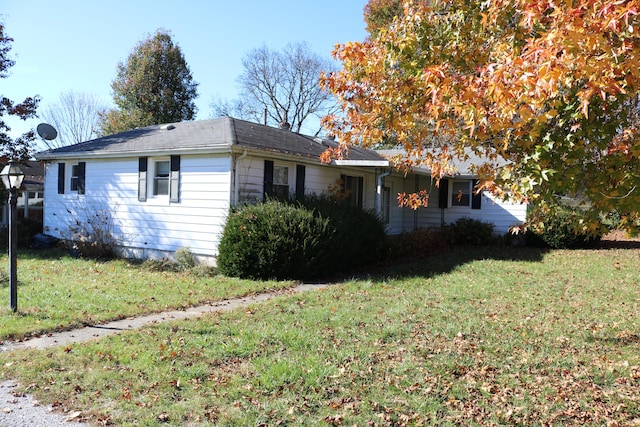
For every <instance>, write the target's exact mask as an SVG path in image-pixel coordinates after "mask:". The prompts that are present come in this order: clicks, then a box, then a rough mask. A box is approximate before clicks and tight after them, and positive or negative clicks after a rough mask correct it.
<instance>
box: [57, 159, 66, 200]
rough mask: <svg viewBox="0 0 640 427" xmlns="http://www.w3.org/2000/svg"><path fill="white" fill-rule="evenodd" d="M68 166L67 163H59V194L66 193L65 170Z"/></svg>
mask: <svg viewBox="0 0 640 427" xmlns="http://www.w3.org/2000/svg"><path fill="white" fill-rule="evenodd" d="M66 167H67V165H66V164H64V163H58V194H64V178H65V173H64V172H65V168H66Z"/></svg>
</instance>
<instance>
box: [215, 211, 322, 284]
mask: <svg viewBox="0 0 640 427" xmlns="http://www.w3.org/2000/svg"><path fill="white" fill-rule="evenodd" d="M331 233H332V230H331V229H330V227H329V221H328V220H327V219H326V218H323V217H321V216H318V215H314V213H313V212H312V211H310V210H308V209H301V208H299V207H296V206H293V205H291V204H287V203H283V202H277V201H270V202H267V203H262V204H258V205H250V206H243V207H240V208H238V209H234V210H232V211H231V213H230V215H229V218H228V219H227V224H226V225H225V229H224V232H223V235H222V239H221V240H220V245H219V246H218V250H219V255H218V269H219V271H220V272H221V273H222V274H224V275H227V276H235V277H243V278H250V279H291V278H295V279H302V278H309V277H314V276H316V275H318V274H319V273H320V271H321V268H322V267H321V266H322V265H324V264H325V263H326V261H325V260H326V259H327V258H328V257H329V254H328V252H329V248H328V247H327V244H326V241H327V240H328V239H330V237H331Z"/></svg>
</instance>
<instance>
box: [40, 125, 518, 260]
mask: <svg viewBox="0 0 640 427" xmlns="http://www.w3.org/2000/svg"><path fill="white" fill-rule="evenodd" d="M332 145H335V142H333V141H330V140H324V139H320V138H313V137H309V136H305V135H301V134H297V133H294V132H291V131H289V130H288V129H282V128H273V127H268V126H263V125H260V124H256V123H250V122H246V121H243V120H238V119H233V118H229V117H224V118H219V119H212V120H203V121H194V122H181V123H173V124H166V125H156V126H148V127H145V128H140V129H135V130H131V131H127V132H124V133H120V134H116V135H110V136H106V137H103V138H98V139H94V140H91V141H87V142H83V143H80V144H76V145H72V146H68V147H62V148H57V149H53V150H48V151H43V152H40V153H38V155H37V156H36V157H37V159H38V160H42V161H43V162H44V163H45V187H44V193H45V197H44V232H45V233H46V234H49V235H52V236H54V237H57V238H61V239H68V238H71V237H72V235H73V234H74V232H77V231H78V230H79V229H80V228H82V227H84V228H85V230H87V231H84V233H88V234H91V233H92V232H94V231H95V230H96V229H100V230H102V231H108V232H109V233H110V234H111V235H112V236H113V237H114V240H115V242H116V243H117V249H119V251H120V252H121V254H122V255H123V256H128V257H134V258H148V257H154V258H158V257H171V256H172V255H173V254H174V253H175V251H176V250H178V249H180V248H188V249H189V250H190V251H191V252H192V253H193V254H194V255H196V256H197V257H198V258H199V259H201V260H206V261H212V260H214V259H215V256H216V255H217V247H218V243H219V240H220V238H221V235H222V232H223V228H224V224H225V221H226V218H227V215H228V212H229V209H230V207H232V206H236V205H241V204H247V203H258V202H261V201H264V200H266V199H267V198H269V197H271V196H285V195H288V196H290V197H301V196H303V195H310V194H328V193H331V192H335V191H336V189H337V190H338V191H340V192H342V193H343V194H345V195H346V196H347V200H346V201H345V202H346V203H353V204H357V205H360V206H362V207H363V208H365V209H370V210H373V209H376V210H377V212H378V213H379V214H380V216H381V217H382V218H383V220H384V221H385V223H386V224H387V230H388V232H389V233H390V234H399V233H401V232H405V231H410V230H412V229H414V228H417V227H426V226H431V225H440V224H442V223H443V221H444V220H450V219H454V218H455V217H456V216H471V217H475V218H478V219H482V220H485V221H491V222H494V223H495V224H496V230H497V231H498V232H501V233H502V232H505V231H506V230H507V229H508V227H509V226H510V225H514V224H517V223H520V222H522V221H523V220H524V212H525V209H524V208H521V207H519V206H516V205H508V204H503V203H498V202H493V201H491V202H489V200H486V201H484V200H483V201H482V202H481V203H482V204H481V205H480V206H477V205H476V204H474V205H473V206H472V205H471V202H470V203H469V206H467V207H463V206H459V205H455V206H449V205H447V206H446V207H444V204H441V206H442V207H438V206H439V205H438V202H437V199H438V195H439V193H438V194H437V195H436V194H435V193H436V192H437V189H436V190H434V196H433V197H434V200H435V202H434V203H436V204H435V206H434V204H433V203H430V206H429V207H427V208H421V209H419V210H418V211H412V210H411V209H406V208H399V207H398V206H397V203H396V202H395V199H396V195H397V193H400V192H403V191H406V192H411V191H414V190H415V188H416V187H415V186H416V185H420V184H427V183H428V182H429V175H428V171H416V173H415V174H412V175H407V176H404V175H400V174H397V173H395V172H393V171H392V170H391V168H390V162H389V161H388V159H387V158H386V157H384V156H383V154H382V153H380V152H376V151H373V150H363V149H360V148H353V149H351V150H350V151H349V158H348V159H346V160H342V161H335V162H333V163H332V164H328V165H327V164H322V163H321V162H320V160H319V156H320V154H322V153H323V152H324V151H325V149H326V148H327V147H329V146H332ZM461 180H462V178H460V179H458V178H456V179H455V180H453V181H451V183H450V184H449V188H451V189H452V190H447V191H449V192H450V191H453V190H454V189H458V188H459V187H460V183H459V182H461ZM467 181H468V182H469V185H471V183H472V179H471V178H469V179H468V180H467ZM470 188H471V187H469V189H470ZM443 197H444V195H443V196H442V197H441V198H443ZM483 197H485V198H488V197H489V196H483ZM447 200H449V201H451V198H450V197H448V195H447ZM452 204H454V203H452ZM476 208H477V209H476ZM443 210H445V211H448V212H451V214H449V213H447V214H446V215H444V216H443V214H442V211H443ZM474 211H475V212H474ZM492 216H498V217H499V218H498V219H497V220H496V221H492V218H491V217H492Z"/></svg>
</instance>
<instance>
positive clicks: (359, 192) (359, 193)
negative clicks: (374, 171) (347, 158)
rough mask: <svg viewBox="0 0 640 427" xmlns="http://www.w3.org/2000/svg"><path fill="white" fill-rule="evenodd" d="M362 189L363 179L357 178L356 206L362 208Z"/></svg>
mask: <svg viewBox="0 0 640 427" xmlns="http://www.w3.org/2000/svg"><path fill="white" fill-rule="evenodd" d="M363 187H364V178H362V177H361V176H359V177H358V200H357V203H358V206H359V207H362V190H363Z"/></svg>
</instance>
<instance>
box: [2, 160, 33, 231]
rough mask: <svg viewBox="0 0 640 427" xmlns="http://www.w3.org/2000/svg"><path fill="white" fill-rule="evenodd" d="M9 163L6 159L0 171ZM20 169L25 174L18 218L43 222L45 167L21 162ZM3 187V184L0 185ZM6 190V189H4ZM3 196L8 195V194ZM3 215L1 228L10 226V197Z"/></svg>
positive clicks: (5, 203) (18, 204)
mask: <svg viewBox="0 0 640 427" xmlns="http://www.w3.org/2000/svg"><path fill="white" fill-rule="evenodd" d="M7 163H8V162H7V160H6V159H3V161H2V162H1V164H0V170H1V169H2V168H3V167H4V165H6V164H7ZM20 168H21V169H22V172H24V180H23V181H22V187H21V188H20V191H19V195H20V197H19V198H18V203H17V208H18V210H17V215H18V218H29V219H31V220H34V221H38V222H42V205H43V197H44V167H43V166H42V163H40V162H36V161H32V160H29V161H25V162H20ZM0 187H2V184H0ZM3 188H4V187H3ZM3 194H5V195H6V192H4V193H3ZM2 206H3V208H2V214H1V218H0V226H8V224H9V205H8V197H5V200H4V201H3V204H2Z"/></svg>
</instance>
